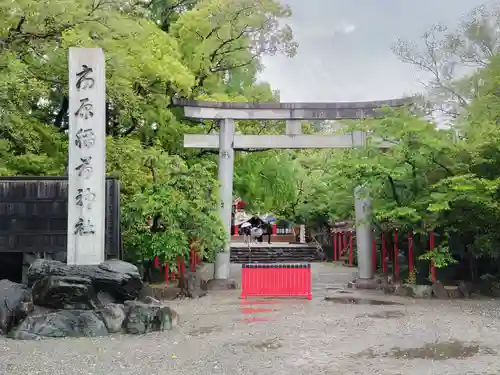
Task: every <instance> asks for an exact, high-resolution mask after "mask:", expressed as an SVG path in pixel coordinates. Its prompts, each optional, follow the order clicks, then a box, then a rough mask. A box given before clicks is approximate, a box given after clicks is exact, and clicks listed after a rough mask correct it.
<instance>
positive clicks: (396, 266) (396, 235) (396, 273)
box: [393, 230, 399, 281]
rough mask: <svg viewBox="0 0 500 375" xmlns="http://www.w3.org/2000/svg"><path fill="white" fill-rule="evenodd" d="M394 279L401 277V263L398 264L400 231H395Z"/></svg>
mask: <svg viewBox="0 0 500 375" xmlns="http://www.w3.org/2000/svg"><path fill="white" fill-rule="evenodd" d="M393 264H394V281H398V278H399V264H398V231H397V230H395V231H394V261H393Z"/></svg>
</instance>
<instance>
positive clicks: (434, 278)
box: [429, 232, 437, 283]
mask: <svg viewBox="0 0 500 375" xmlns="http://www.w3.org/2000/svg"><path fill="white" fill-rule="evenodd" d="M429 237H430V238H429V250H431V251H432V250H434V247H435V246H436V244H435V238H434V232H430V233H429ZM430 271H431V280H432V282H433V283H435V282H436V281H437V275H436V267H435V266H434V261H431V265H430Z"/></svg>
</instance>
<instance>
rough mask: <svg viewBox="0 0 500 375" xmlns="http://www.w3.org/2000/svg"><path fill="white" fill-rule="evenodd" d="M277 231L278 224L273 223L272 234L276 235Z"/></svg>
mask: <svg viewBox="0 0 500 375" xmlns="http://www.w3.org/2000/svg"><path fill="white" fill-rule="evenodd" d="M276 233H278V224H273V225H272V231H271V234H272V235H273V236H276Z"/></svg>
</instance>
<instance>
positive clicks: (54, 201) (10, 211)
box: [0, 177, 122, 259]
mask: <svg viewBox="0 0 500 375" xmlns="http://www.w3.org/2000/svg"><path fill="white" fill-rule="evenodd" d="M67 219H68V180H67V178H66V177H0V252H22V253H52V254H55V253H60V252H66V242H67ZM105 251H106V257H107V258H119V259H121V258H122V248H121V236H120V186H119V181H118V180H117V179H115V178H111V177H107V178H106V249H105ZM57 258H60V257H57Z"/></svg>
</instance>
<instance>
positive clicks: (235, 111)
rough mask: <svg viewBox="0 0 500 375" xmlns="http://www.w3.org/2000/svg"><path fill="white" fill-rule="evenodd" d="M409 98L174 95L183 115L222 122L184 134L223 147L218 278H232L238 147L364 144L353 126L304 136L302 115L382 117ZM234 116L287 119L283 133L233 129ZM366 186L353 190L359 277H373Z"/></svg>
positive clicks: (190, 144)
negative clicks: (212, 129)
mask: <svg viewBox="0 0 500 375" xmlns="http://www.w3.org/2000/svg"><path fill="white" fill-rule="evenodd" d="M406 104H409V99H408V98H403V99H396V100H384V101H372V102H350V103H227V102H207V101H196V100H176V101H174V106H176V107H183V108H184V116H185V117H186V118H190V119H198V120H217V121H219V125H220V129H219V134H218V135H214V134H208V135H204V134H185V135H184V147H187V148H211V149H219V196H220V208H219V209H220V215H221V218H222V220H223V223H224V226H225V228H226V230H227V231H228V242H227V246H226V248H225V249H224V251H222V252H220V253H218V254H217V257H216V261H215V270H214V279H217V280H227V279H229V276H230V275H229V265H230V261H229V260H230V238H231V234H230V231H229V230H228V229H229V228H230V227H231V204H232V198H233V197H232V195H233V170H234V150H245V149H306V148H353V147H364V146H365V144H366V134H365V133H364V132H362V131H355V132H352V133H351V134H342V135H304V134H302V120H346V119H362V118H367V117H371V118H380V117H382V116H383V113H382V112H381V111H380V109H381V108H382V107H385V106H389V107H401V106H404V105H406ZM235 120H285V121H286V134H284V135H239V134H235V130H234V121H235ZM374 142H375V144H376V145H377V147H380V148H389V147H391V145H392V144H391V143H388V142H383V141H381V140H374ZM363 190H364V189H363V187H358V188H357V189H356V191H355V207H356V222H357V228H356V242H357V251H358V270H359V278H360V279H361V280H369V279H372V278H373V276H374V275H373V269H372V264H373V263H372V256H373V255H372V252H371V225H370V222H369V218H370V200H369V199H368V198H367V196H366V194H365V192H364V191H363Z"/></svg>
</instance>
